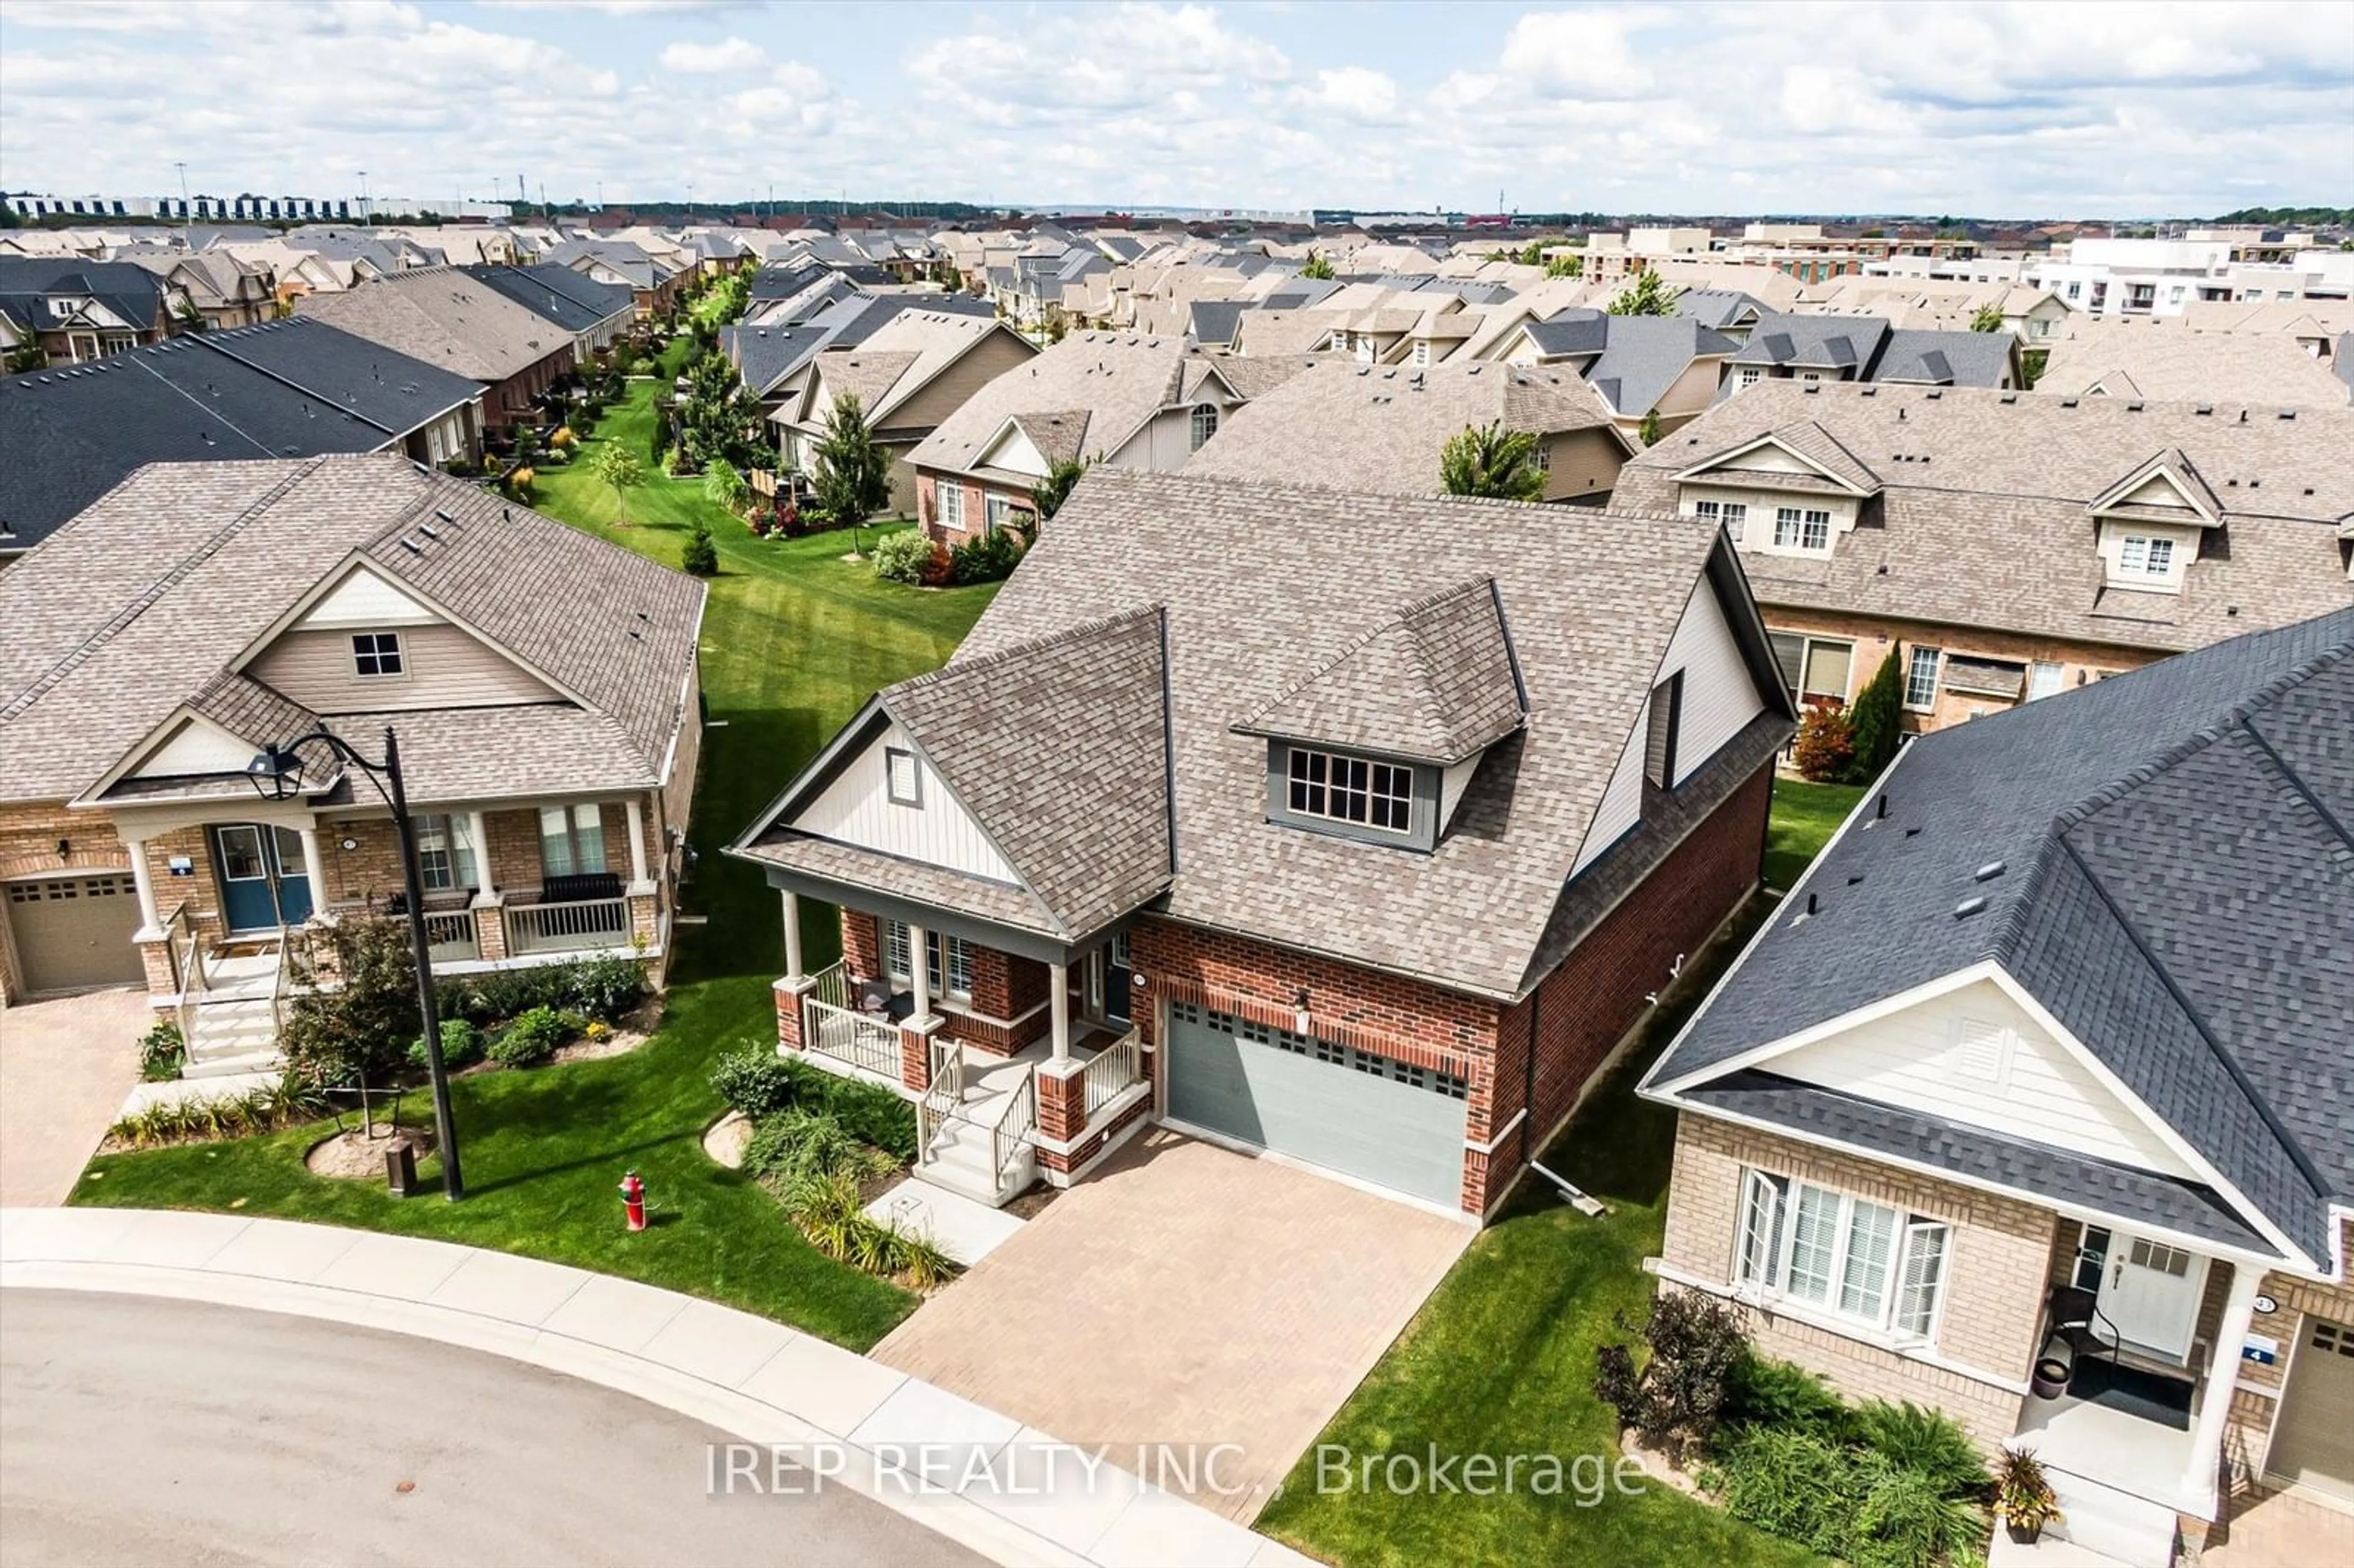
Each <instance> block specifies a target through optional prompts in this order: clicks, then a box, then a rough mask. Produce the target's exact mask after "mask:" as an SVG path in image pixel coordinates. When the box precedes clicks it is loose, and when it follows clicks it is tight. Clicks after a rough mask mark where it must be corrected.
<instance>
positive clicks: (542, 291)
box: [459, 261, 637, 333]
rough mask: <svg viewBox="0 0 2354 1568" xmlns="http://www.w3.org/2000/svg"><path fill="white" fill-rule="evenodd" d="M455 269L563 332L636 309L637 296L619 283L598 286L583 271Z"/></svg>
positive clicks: (479, 266)
mask: <svg viewBox="0 0 2354 1568" xmlns="http://www.w3.org/2000/svg"><path fill="white" fill-rule="evenodd" d="M459 270H460V271H461V272H463V273H465V274H466V276H468V277H469V278H472V279H473V280H474V281H476V282H477V283H480V284H482V285H483V286H484V287H485V288H489V289H493V290H495V291H497V292H499V293H502V294H504V295H505V296H506V297H507V298H508V299H510V300H513V301H514V302H515V303H516V304H519V305H521V306H522V307H523V308H524V309H525V310H527V311H530V312H531V313H534V314H535V315H538V316H541V317H544V318H545V319H546V320H547V321H550V322H553V323H556V324H557V326H559V327H561V328H563V329H564V330H565V331H566V332H570V333H582V332H588V331H590V330H591V329H593V328H595V327H598V326H599V325H602V324H603V323H606V322H609V321H611V320H612V319H613V318H614V317H616V316H619V315H622V314H624V313H630V312H634V311H635V310H636V309H637V296H636V295H635V294H633V293H631V291H629V290H627V289H625V288H623V287H621V285H620V284H619V283H600V282H599V281H597V280H596V279H594V278H591V277H589V276H588V274H587V273H585V272H576V271H574V270H572V269H571V268H569V267H558V266H555V265H553V264H551V263H548V262H544V261H543V262H538V263H535V264H534V265H532V266H529V267H497V266H491V265H487V264H480V263H478V264H476V265H473V266H469V267H461V268H460V269H459Z"/></svg>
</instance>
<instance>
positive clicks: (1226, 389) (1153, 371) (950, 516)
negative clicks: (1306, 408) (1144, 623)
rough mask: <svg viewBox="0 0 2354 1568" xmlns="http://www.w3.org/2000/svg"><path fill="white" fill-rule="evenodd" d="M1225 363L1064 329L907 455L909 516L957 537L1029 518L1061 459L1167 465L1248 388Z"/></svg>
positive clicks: (1153, 340)
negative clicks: (912, 494) (913, 509)
mask: <svg viewBox="0 0 2354 1568" xmlns="http://www.w3.org/2000/svg"><path fill="white" fill-rule="evenodd" d="M1230 363H1231V362H1229V361H1228V360H1225V359H1224V358H1220V357H1217V356H1214V355H1204V354H1202V353H1199V352H1198V351H1196V350H1194V349H1193V348H1192V347H1191V346H1190V345H1189V344H1187V343H1186V342H1185V340H1184V339H1183V338H1182V337H1155V336H1150V335H1147V334H1140V333H1128V334H1120V333H1109V332H1100V333H1099V332H1085V333H1077V334H1073V335H1072V336H1069V337H1066V338H1065V339H1064V340H1063V341H1062V342H1060V343H1058V344H1055V345H1054V346H1053V347H1052V348H1049V349H1047V350H1046V351H1045V352H1044V353H1043V354H1041V355H1037V356H1036V357H1035V358H1034V359H1032V360H1031V361H1030V362H1029V363H1028V364H1026V365H1022V366H1016V367H1015V368H1014V369H1013V370H1010V371H1008V372H1006V373H1005V374H1004V375H1002V376H998V377H997V379H995V380H994V381H991V383H990V384H989V385H988V386H986V387H982V388H981V389H980V390H979V391H977V392H975V393H974V394H973V395H972V396H970V397H968V398H966V399H965V401H964V403H963V406H962V407H960V408H958V409H957V411H956V412H955V413H953V414H951V415H949V417H948V418H944V419H942V420H941V421H940V424H939V426H938V429H935V430H933V432H932V433H931V434H930V435H928V436H927V437H925V438H924V439H923V440H922V441H920V442H918V443H917V446H916V447H915V449H914V450H911V451H910V452H908V454H907V465H908V467H910V468H912V469H913V470H914V471H915V472H916V488H917V518H918V519H919V520H920V521H921V522H922V523H923V524H924V526H925V527H926V528H927V529H928V530H929V531H930V533H931V535H932V537H934V538H935V539H938V540H939V541H941V542H942V543H944V544H948V545H958V544H961V543H963V542H964V541H966V540H968V539H971V538H976V537H978V536H980V535H982V534H989V533H994V532H996V531H997V530H998V529H1000V528H1002V527H1005V526H1007V525H1009V524H1013V523H1014V522H1016V521H1017V520H1021V519H1024V518H1027V517H1028V516H1029V515H1030V514H1031V513H1032V510H1033V508H1032V505H1031V500H1030V492H1031V490H1032V487H1034V485H1035V484H1036V483H1037V482H1039V481H1040V480H1042V479H1044V478H1045V477H1046V476H1047V475H1048V474H1049V473H1051V472H1052V471H1054V466H1055V464H1056V463H1058V462H1063V461H1076V462H1087V463H1095V462H1101V463H1105V464H1108V465H1109V466H1111V467H1113V468H1132V469H1142V470H1145V471H1150V472H1153V473H1170V472H1173V471H1176V470H1177V469H1180V468H1182V467H1183V466H1184V464H1185V461H1186V460H1187V459H1189V458H1191V457H1192V456H1193V454H1194V453H1195V452H1196V451H1199V450H1201V448H1202V445H1203V443H1204V442H1205V441H1207V440H1209V439H1210V438H1211V436H1213V435H1214V434H1216V433H1217V429H1218V424H1219V421H1220V420H1222V419H1223V418H1225V415H1226V412H1227V410H1229V409H1231V408H1235V406H1236V405H1238V404H1240V403H1242V402H1244V401H1245V400H1246V397H1247V396H1248V394H1247V393H1246V391H1245V390H1244V389H1243V387H1239V386H1237V384H1236V381H1235V378H1234V377H1231V376H1227V375H1226V374H1225V370H1226V366H1228V365H1229V364H1230ZM1297 363H1298V362H1297V361H1292V362H1289V363H1288V364H1287V365H1286V366H1285V369H1286V371H1287V372H1288V371H1289V370H1291V369H1294V368H1296V367H1297Z"/></svg>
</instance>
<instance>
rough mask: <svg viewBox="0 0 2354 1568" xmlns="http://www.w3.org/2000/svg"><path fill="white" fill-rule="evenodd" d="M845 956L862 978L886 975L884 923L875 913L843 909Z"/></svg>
mask: <svg viewBox="0 0 2354 1568" xmlns="http://www.w3.org/2000/svg"><path fill="white" fill-rule="evenodd" d="M842 960H843V966H844V967H845V968H847V969H849V971H850V972H851V974H852V975H853V976H854V977H856V978H857V979H859V980H879V979H881V978H882V975H883V927H881V926H880V925H878V924H877V923H876V922H875V916H872V915H865V914H862V913H860V912H859V911H858V910H855V909H844V910H843V912H842Z"/></svg>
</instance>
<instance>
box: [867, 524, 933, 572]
mask: <svg viewBox="0 0 2354 1568" xmlns="http://www.w3.org/2000/svg"><path fill="white" fill-rule="evenodd" d="M931 559H932V541H931V540H930V539H929V538H928V537H927V536H926V535H925V534H924V532H923V531H922V530H921V529H917V528H910V529H908V530H907V532H906V533H904V534H886V535H884V536H883V537H882V538H880V539H878V540H876V541H875V576H876V577H881V578H882V579H883V580H884V581H885V582H894V583H920V582H922V581H923V580H924V568H925V567H927V566H928V565H930V563H931Z"/></svg>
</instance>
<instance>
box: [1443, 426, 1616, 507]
mask: <svg viewBox="0 0 2354 1568" xmlns="http://www.w3.org/2000/svg"><path fill="white" fill-rule="evenodd" d="M1543 440H1544V441H1545V444H1546V446H1547V447H1549V448H1550V449H1551V450H1552V452H1553V466H1552V467H1551V468H1550V469H1548V470H1547V471H1546V472H1545V489H1544V498H1545V499H1546V500H1547V501H1567V500H1569V499H1570V498H1572V497H1573V496H1579V495H1606V494H1607V493H1609V492H1610V489H1611V487H1612V486H1613V485H1616V484H1617V482H1618V470H1619V468H1620V467H1621V466H1622V465H1624V464H1625V462H1626V461H1627V449H1626V448H1625V447H1622V446H1620V445H1619V444H1618V438H1617V437H1616V436H1614V435H1612V434H1611V433H1610V432H1609V431H1608V430H1606V429H1602V428H1600V427H1599V426H1596V428H1594V429H1585V430H1561V431H1557V432H1555V433H1554V434H1553V435H1550V436H1547V437H1544V438H1543ZM1437 472H1438V470H1437V464H1436V463H1435V462H1434V463H1433V464H1432V466H1431V476H1432V479H1433V481H1434V486H1435V482H1436V480H1437Z"/></svg>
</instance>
